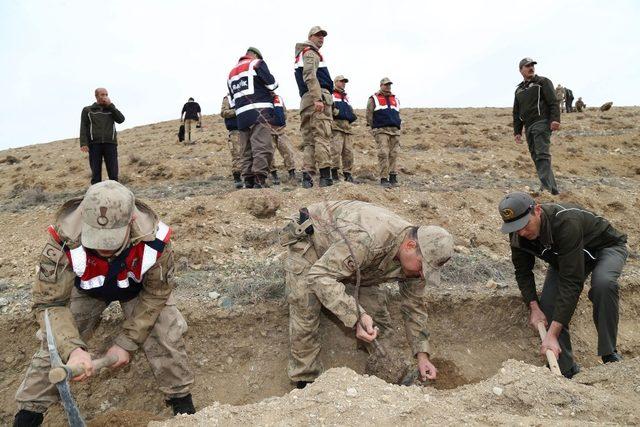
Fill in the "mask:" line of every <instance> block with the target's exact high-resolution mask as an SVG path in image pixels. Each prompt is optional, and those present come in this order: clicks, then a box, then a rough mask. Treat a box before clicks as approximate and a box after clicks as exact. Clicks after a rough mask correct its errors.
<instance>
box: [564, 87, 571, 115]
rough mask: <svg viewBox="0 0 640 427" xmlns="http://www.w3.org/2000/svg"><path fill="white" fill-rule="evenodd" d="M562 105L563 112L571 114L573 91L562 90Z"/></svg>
mask: <svg viewBox="0 0 640 427" xmlns="http://www.w3.org/2000/svg"><path fill="white" fill-rule="evenodd" d="M564 104H565V111H566V112H567V113H573V91H572V90H571V89H569V88H564Z"/></svg>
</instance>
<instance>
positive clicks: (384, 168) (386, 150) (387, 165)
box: [373, 129, 400, 178]
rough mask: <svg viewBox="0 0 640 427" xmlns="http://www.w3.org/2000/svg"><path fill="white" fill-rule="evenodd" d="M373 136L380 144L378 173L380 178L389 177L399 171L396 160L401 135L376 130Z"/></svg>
mask: <svg viewBox="0 0 640 427" xmlns="http://www.w3.org/2000/svg"><path fill="white" fill-rule="evenodd" d="M373 136H374V137H375V139H376V145H377V146H378V174H379V175H380V178H389V174H395V173H397V169H396V162H397V160H398V152H399V150H400V135H391V134H388V133H384V132H376V130H375V129H374V133H373Z"/></svg>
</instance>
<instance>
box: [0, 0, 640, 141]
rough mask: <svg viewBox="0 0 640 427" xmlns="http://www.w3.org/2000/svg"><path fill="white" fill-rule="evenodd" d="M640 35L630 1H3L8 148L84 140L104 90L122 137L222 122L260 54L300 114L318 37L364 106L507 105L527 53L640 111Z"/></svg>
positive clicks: (577, 87)
mask: <svg viewBox="0 0 640 427" xmlns="http://www.w3.org/2000/svg"><path fill="white" fill-rule="evenodd" d="M311 5H313V7H314V8H313V9H311V8H310V7H307V6H311ZM639 22H640V1H633V0H629V1H613V0H612V1H606V2H605V1H602V0H599V1H589V0H581V1H558V0H556V1H545V0H537V1H535V2H534V1H529V2H524V1H523V2H518V1H513V0H512V1H487V2H482V1H477V0H476V1H455V0H448V1H437V2H434V1H420V2H418V1H415V2H411V1H402V0H393V1H366V2H364V1H363V2H359V1H351V2H347V1H344V0H342V1H321V0H316V1H275V0H273V1H265V0H262V1H253V0H242V1H238V2H235V1H234V2H223V1H187V0H182V1H179V2H178V1H175V2H169V1H160V0H153V1H138V0H136V1H131V0H129V1H122V0H111V1H108V2H106V1H89V0H82V1H75V0H68V1H60V0H48V1H44V0H42V1H36V0H33V1H29V0H24V1H17V0H16V1H11V0H0V100H1V102H0V149H5V148H9V147H18V146H22V145H29V144H35V143H41V142H48V141H52V140H58V139H63V138H71V137H77V136H78V135H77V134H78V130H79V122H80V111H81V109H82V107H83V106H85V105H89V104H91V103H92V102H93V101H94V98H93V90H94V88H95V87H97V86H104V87H106V88H107V89H108V90H109V94H110V96H111V100H112V101H113V102H114V104H115V105H116V106H117V107H118V108H119V109H120V110H121V111H122V112H123V114H124V115H125V117H126V121H125V123H123V124H122V125H120V126H119V128H118V129H126V128H129V127H133V126H138V125H143V124H148V123H155V122H159V121H163V120H171V119H176V118H178V117H179V115H180V111H181V108H182V105H183V104H184V102H186V100H187V98H188V97H189V96H193V97H194V98H196V101H198V102H199V103H200V105H201V106H202V109H203V112H204V114H214V113H218V112H219V111H220V103H221V99H222V96H223V95H224V94H225V90H226V76H227V74H228V72H229V70H230V69H231V67H233V65H234V64H235V62H236V60H237V59H238V57H239V56H241V55H242V54H243V53H244V52H245V50H246V48H247V47H248V46H256V47H258V48H259V49H260V50H261V51H262V53H263V55H264V57H265V60H266V62H267V64H268V65H269V68H270V69H271V71H272V73H273V74H274V76H275V77H276V79H277V80H278V82H279V83H280V89H279V90H278V92H279V93H280V95H282V96H283V98H284V100H285V103H286V104H287V105H288V106H289V107H291V108H297V106H298V105H299V97H298V92H297V87H296V84H295V79H294V75H293V60H294V45H295V43H296V42H301V41H304V40H305V39H306V36H307V32H308V30H309V28H310V27H311V26H313V25H321V26H322V27H323V28H324V29H325V30H327V32H328V33H329V34H328V36H327V37H326V39H325V45H324V47H323V48H322V53H323V55H324V57H325V60H326V62H327V63H328V66H329V70H330V72H331V74H332V76H335V75H337V74H344V75H345V76H346V77H348V78H349V79H350V82H349V83H348V85H347V92H348V93H349V95H350V98H351V101H352V104H354V106H355V107H357V108H364V106H365V105H366V100H367V97H368V96H369V95H371V94H372V93H373V92H374V91H375V90H377V89H378V85H379V80H380V78H382V77H384V76H388V77H390V78H391V79H392V80H393V82H394V86H393V90H394V92H395V93H396V94H397V95H398V98H399V99H400V100H401V102H402V106H403V107H484V106H491V107H506V106H510V105H512V103H513V90H514V88H515V86H516V84H517V83H518V82H519V81H520V79H521V77H520V74H519V73H518V67H517V63H518V61H519V60H520V59H521V58H522V57H525V56H530V57H532V58H534V59H535V60H536V61H538V65H537V66H536V71H537V73H538V74H540V75H543V76H546V77H549V78H550V79H551V80H552V81H553V83H554V85H555V84H557V83H561V84H562V85H566V86H567V87H569V88H571V89H572V90H573V93H574V95H575V97H576V98H577V97H578V96H582V97H583V98H584V100H585V101H586V103H587V104H588V105H600V104H602V103H604V102H606V101H613V102H614V105H638V104H640V77H639V76H640V71H639V70H640V55H639V54H640V25H639V24H638V23H639Z"/></svg>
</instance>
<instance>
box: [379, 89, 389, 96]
mask: <svg viewBox="0 0 640 427" xmlns="http://www.w3.org/2000/svg"><path fill="white" fill-rule="evenodd" d="M376 94H379V95H382V96H393V92H385V91H383V90H379V91H377V92H376Z"/></svg>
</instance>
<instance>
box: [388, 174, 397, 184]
mask: <svg viewBox="0 0 640 427" xmlns="http://www.w3.org/2000/svg"><path fill="white" fill-rule="evenodd" d="M389 184H391V185H392V186H393V187H397V186H398V174H396V173H390V174H389Z"/></svg>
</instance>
